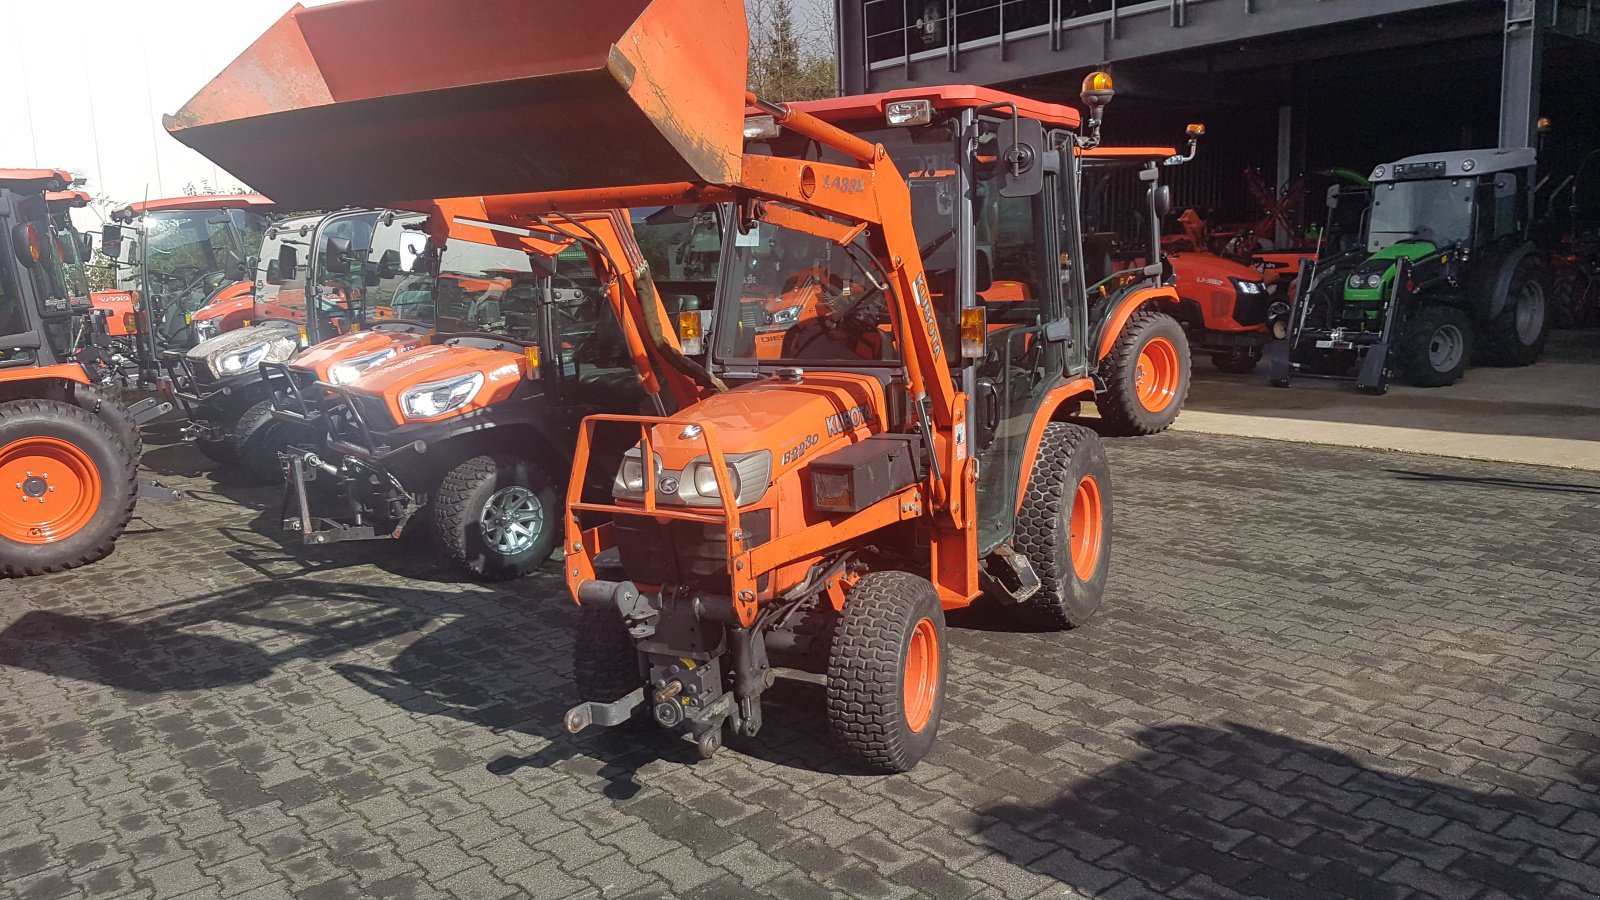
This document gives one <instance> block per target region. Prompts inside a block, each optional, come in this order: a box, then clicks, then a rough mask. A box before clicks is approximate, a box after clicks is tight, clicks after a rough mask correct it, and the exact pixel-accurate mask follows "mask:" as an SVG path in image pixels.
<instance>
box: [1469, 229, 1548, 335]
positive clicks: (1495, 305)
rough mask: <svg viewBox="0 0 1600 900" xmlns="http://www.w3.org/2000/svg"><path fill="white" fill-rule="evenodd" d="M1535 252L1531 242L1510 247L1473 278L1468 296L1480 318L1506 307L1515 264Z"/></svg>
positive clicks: (1488, 317) (1515, 269) (1515, 270)
mask: <svg viewBox="0 0 1600 900" xmlns="http://www.w3.org/2000/svg"><path fill="white" fill-rule="evenodd" d="M1534 252H1535V250H1534V246H1533V245H1532V244H1521V245H1518V246H1516V247H1513V248H1511V250H1510V251H1508V252H1507V253H1506V254H1505V255H1504V256H1502V257H1500V259H1499V260H1498V261H1497V262H1494V263H1491V264H1490V265H1488V266H1485V267H1484V268H1485V270H1486V271H1485V274H1484V275H1483V276H1482V277H1481V278H1476V279H1473V281H1472V284H1471V286H1470V288H1469V293H1468V297H1469V298H1470V299H1471V301H1472V309H1473V311H1474V312H1475V313H1477V315H1478V316H1479V317H1480V318H1483V319H1492V318H1494V317H1495V316H1498V315H1500V313H1501V312H1502V311H1503V310H1504V309H1505V308H1506V298H1507V297H1508V296H1510V295H1511V278H1512V276H1514V275H1516V273H1517V266H1518V264H1520V263H1521V262H1522V261H1523V260H1524V259H1527V258H1528V257H1529V256H1531V255H1532V254H1533V253H1534Z"/></svg>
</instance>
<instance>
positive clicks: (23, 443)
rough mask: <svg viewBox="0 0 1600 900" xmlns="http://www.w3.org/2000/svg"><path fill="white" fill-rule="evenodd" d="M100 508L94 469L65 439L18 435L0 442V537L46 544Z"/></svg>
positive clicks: (62, 537) (77, 527)
mask: <svg viewBox="0 0 1600 900" xmlns="http://www.w3.org/2000/svg"><path fill="white" fill-rule="evenodd" d="M99 507H100V473H99V470H97V469H96V468H95V465H94V461H93V460H91V459H90V458H89V454H87V453H85V452H84V451H83V448H81V447H79V446H78V445H77V444H74V443H72V442H70V441H64V440H61V439H59V438H51V437H33V438H23V439H22V440H19V441H12V442H11V443H9V444H7V445H5V446H4V447H0V537H4V538H8V539H10V540H13V541H16V542H17V543H21V544H52V543H55V542H56V541H63V540H66V539H67V538H69V537H71V536H73V535H74V534H77V533H78V532H79V531H81V530H83V527H84V526H85V525H87V524H89V520H90V519H93V518H94V514H95V510H96V509H98V508H99Z"/></svg>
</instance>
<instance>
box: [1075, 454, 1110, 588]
mask: <svg viewBox="0 0 1600 900" xmlns="http://www.w3.org/2000/svg"><path fill="white" fill-rule="evenodd" d="M1102 507H1103V501H1102V500H1101V499H1100V483H1099V482H1098V481H1095V480H1094V476H1092V475H1085V476H1083V479H1082V480H1081V481H1079V482H1078V489H1077V490H1075V491H1073V492H1072V522H1071V525H1070V527H1069V529H1068V531H1069V537H1068V538H1067V547H1068V548H1069V550H1070V551H1071V553H1072V571H1073V572H1075V573H1077V575H1078V580H1079V581H1088V580H1089V579H1090V578H1092V577H1094V570H1095V569H1096V568H1097V567H1098V566H1099V565H1100V547H1101V543H1102V542H1103V540H1104V537H1105V535H1104V528H1105V526H1104V519H1103V518H1102V515H1103V509H1102Z"/></svg>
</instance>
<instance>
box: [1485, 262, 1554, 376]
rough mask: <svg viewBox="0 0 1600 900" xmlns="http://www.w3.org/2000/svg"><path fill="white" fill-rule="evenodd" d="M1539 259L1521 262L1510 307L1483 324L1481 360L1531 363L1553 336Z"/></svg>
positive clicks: (1513, 278)
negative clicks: (1547, 340) (1551, 334)
mask: <svg viewBox="0 0 1600 900" xmlns="http://www.w3.org/2000/svg"><path fill="white" fill-rule="evenodd" d="M1542 274H1543V271H1542V267H1541V266H1540V264H1539V261H1538V260H1537V259H1535V258H1533V257H1531V256H1529V257H1524V258H1523V260H1522V261H1521V262H1519V263H1517V270H1516V271H1515V272H1513V273H1512V275H1511V287H1510V288H1509V289H1508V290H1507V291H1506V308H1505V309H1503V310H1501V311H1500V315H1498V316H1495V317H1494V318H1493V319H1490V320H1489V321H1488V322H1485V323H1484V324H1483V327H1482V329H1481V334H1479V336H1478V354H1479V356H1480V357H1481V359H1480V362H1482V363H1483V364H1484V365H1490V366H1531V365H1533V364H1534V363H1536V362H1538V361H1539V356H1540V354H1542V353H1544V342H1545V340H1546V339H1548V338H1549V337H1550V305H1549V298H1548V297H1547V296H1546V295H1545V288H1544V281H1543V279H1542V278H1541V277H1540V276H1541V275H1542Z"/></svg>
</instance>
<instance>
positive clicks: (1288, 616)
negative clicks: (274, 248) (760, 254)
mask: <svg viewBox="0 0 1600 900" xmlns="http://www.w3.org/2000/svg"><path fill="white" fill-rule="evenodd" d="M1110 455H1111V462H1112V466H1113V473H1114V478H1115V490H1116V504H1117V506H1116V522H1115V541H1116V543H1115V550H1114V553H1115V556H1114V564H1113V573H1112V576H1111V580H1110V587H1109V590H1108V595H1107V600H1106V604H1105V606H1104V607H1102V609H1101V612H1100V614H1099V615H1098V616H1097V617H1096V618H1095V619H1094V620H1093V621H1092V622H1091V623H1090V625H1089V626H1087V627H1085V628H1082V629H1079V630H1077V631H1074V632H1071V633H1066V634H1024V633H1013V632H1008V631H1005V630H1003V629H992V628H990V627H988V626H987V623H986V622H985V621H984V620H983V618H981V617H977V616H971V615H965V616H959V617H956V618H955V619H954V620H953V625H954V626H955V627H953V628H952V629H951V631H950V643H951V645H952V646H951V648H950V652H951V666H952V668H951V671H950V676H949V685H950V695H949V698H948V702H947V705H946V717H945V722H944V726H943V729H942V731H941V734H940V739H939V743H938V745H937V747H936V748H935V750H934V751H933V753H932V755H931V756H930V757H929V758H928V759H927V760H926V761H925V762H924V763H923V764H922V765H921V766H920V767H919V768H918V769H917V770H916V771H914V772H913V773H911V774H909V775H904V776H899V777H892V778H882V777H868V776H863V775H859V774H854V773H851V772H848V771H845V770H841V769H840V768H839V760H838V758H837V756H836V755H835V754H834V753H832V752H831V751H830V749H829V746H828V744H827V741H826V726H825V723H824V720H823V716H822V697H821V689H820V687H818V686H817V685H814V684H810V683H805V682H782V683H780V685H779V686H778V688H776V689H775V690H774V691H773V693H772V694H771V699H772V702H771V703H770V704H769V712H768V723H767V726H766V729H765V730H764V731H763V733H762V734H761V735H760V736H759V738H757V739H754V740H742V741H737V742H734V743H732V744H731V745H730V746H729V747H728V748H727V749H725V750H724V751H723V752H722V753H721V754H719V755H718V756H717V757H716V758H715V759H714V760H712V761H709V762H697V761H696V758H695V755H694V752H693V750H692V748H691V747H690V746H689V745H688V744H686V743H682V742H680V741H677V740H675V739H672V738H670V737H667V736H664V735H659V734H654V733H652V732H643V733H639V732H611V733H606V732H602V733H599V734H594V735H589V734H586V735H584V736H582V737H579V738H571V737H568V736H566V735H565V733H564V732H562V730H561V728H560V718H561V713H562V712H563V711H564V710H565V709H566V708H567V707H568V706H569V705H570V704H571V703H573V702H574V699H575V698H574V693H573V689H572V687H571V682H570V662H569V653H570V650H571V642H570V638H569V636H568V629H569V628H570V627H571V626H572V624H573V623H574V621H575V613H574V607H572V606H571V605H570V603H569V602H568V601H567V600H566V598H565V595H564V593H563V591H562V588H561V585H560V583H559V581H558V579H557V578H556V577H555V575H553V574H545V575H538V576H535V577H532V578H529V579H526V580H524V581H521V582H517V583H514V584H508V585H498V586H493V587H488V586H482V585H474V584H469V583H463V582H461V581H459V580H458V579H456V578H455V577H454V576H453V575H451V574H450V573H449V572H447V571H445V570H443V569H442V568H439V567H437V566H435V565H433V564H432V563H430V562H429V561H428V560H427V558H426V553H425V552H423V551H422V550H419V548H417V547H413V546H408V545H405V544H388V543H380V544H365V545H346V546H342V547H334V548H318V549H309V548H302V547H299V546H296V545H291V544H287V543H284V542H283V541H282V540H281V539H280V536H279V534H278V533H277V531H276V529H275V524H276V520H277V518H278V501H277V496H276V494H275V493H274V492H272V491H269V490H261V489H243V488H238V487H232V486H229V485H227V484H225V483H222V484H219V483H217V482H216V481H214V480H213V479H212V478H211V477H210V476H207V475H200V474H197V473H198V472H199V470H200V469H201V468H202V466H201V465H200V463H199V458H198V457H197V456H195V455H193V454H192V452H191V451H189V450H187V449H186V448H181V447H161V448H157V449H154V450H152V451H151V452H150V454H149V462H150V464H151V466H152V467H153V468H155V469H156V470H157V471H159V472H162V473H164V477H166V479H167V480H168V481H169V482H170V483H174V484H177V485H181V486H184V487H187V488H190V489H193V490H194V492H195V495H196V498H197V499H195V500H194V501H192V502H190V503H187V504H182V505H149V504H146V505H142V506H141V508H140V511H139V518H138V519H137V520H136V522H135V524H134V526H133V528H132V529H131V530H130V531H129V533H128V534H127V536H126V537H125V538H124V539H123V541H122V543H121V544H120V546H119V547H118V550H117V552H116V553H115V554H114V555H113V556H112V557H111V558H110V559H108V560H106V561H105V562H103V563H101V564H99V565H97V566H93V567H90V568H87V569H82V570H79V571H76V572H71V573H66V574H63V575H59V576H51V577H46V578H39V579H30V580H27V581H15V582H8V583H4V584H0V692H3V693H4V695H5V696H6V697H7V698H8V699H7V702H6V703H4V704H3V705H0V810H3V811H4V813H5V814H4V816H3V817H0V896H3V897H8V898H9V897H18V898H49V897H56V896H96V897H101V896H118V895H126V896H144V897H152V896H159V897H185V898H189V897H193V898H200V897H219V896H220V897H236V896H237V897H301V898H337V897H355V896H366V897H397V898H398V897H461V898H496V897H505V896H533V897H541V898H545V897H550V898H554V897H566V896H596V895H602V896H607V897H610V896H623V895H627V896H636V897H656V896H679V897H719V896H749V895H773V896H781V897H786V898H789V897H793V898H804V897H824V896H849V897H860V898H897V897H912V896H937V897H968V896H972V897H979V896H981V897H1001V896H1004V897H1019V898H1020V897H1032V896H1041V897H1075V896H1081V897H1100V898H1108V900H1109V898H1122V897H1138V896H1151V895H1164V896H1169V897H1195V898H1200V897H1229V896H1239V895H1254V896H1264V897H1295V898H1299V897H1340V896H1343V897H1361V898H1386V897H1404V896H1428V897H1448V898H1454V897H1482V898H1498V897H1508V896H1510V897H1592V896H1595V895H1597V894H1600V793H1597V791H1600V726H1597V724H1596V710H1597V707H1600V629H1597V628H1596V627H1595V624H1594V620H1595V605H1596V598H1597V596H1600V511H1597V510H1600V477H1595V476H1592V475H1579V474H1572V473H1569V472H1564V471H1559V470H1547V469H1535V468H1519V467H1510V466H1495V465H1491V464H1484V463H1469V462H1458V461H1451V460H1444V459H1436V458H1424V457H1411V456H1403V455H1385V454H1377V453H1370V452H1364V451H1354V450H1343V449H1335V448H1328V447H1309V446H1301V445H1294V444H1284V443H1271V442H1253V441H1249V440H1243V439H1233V438H1218V437H1209V436H1203V435H1188V434H1166V435H1161V436H1157V437H1154V438H1145V439H1137V440H1128V441H1117V442H1113V443H1112V444H1111V449H1110Z"/></svg>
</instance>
